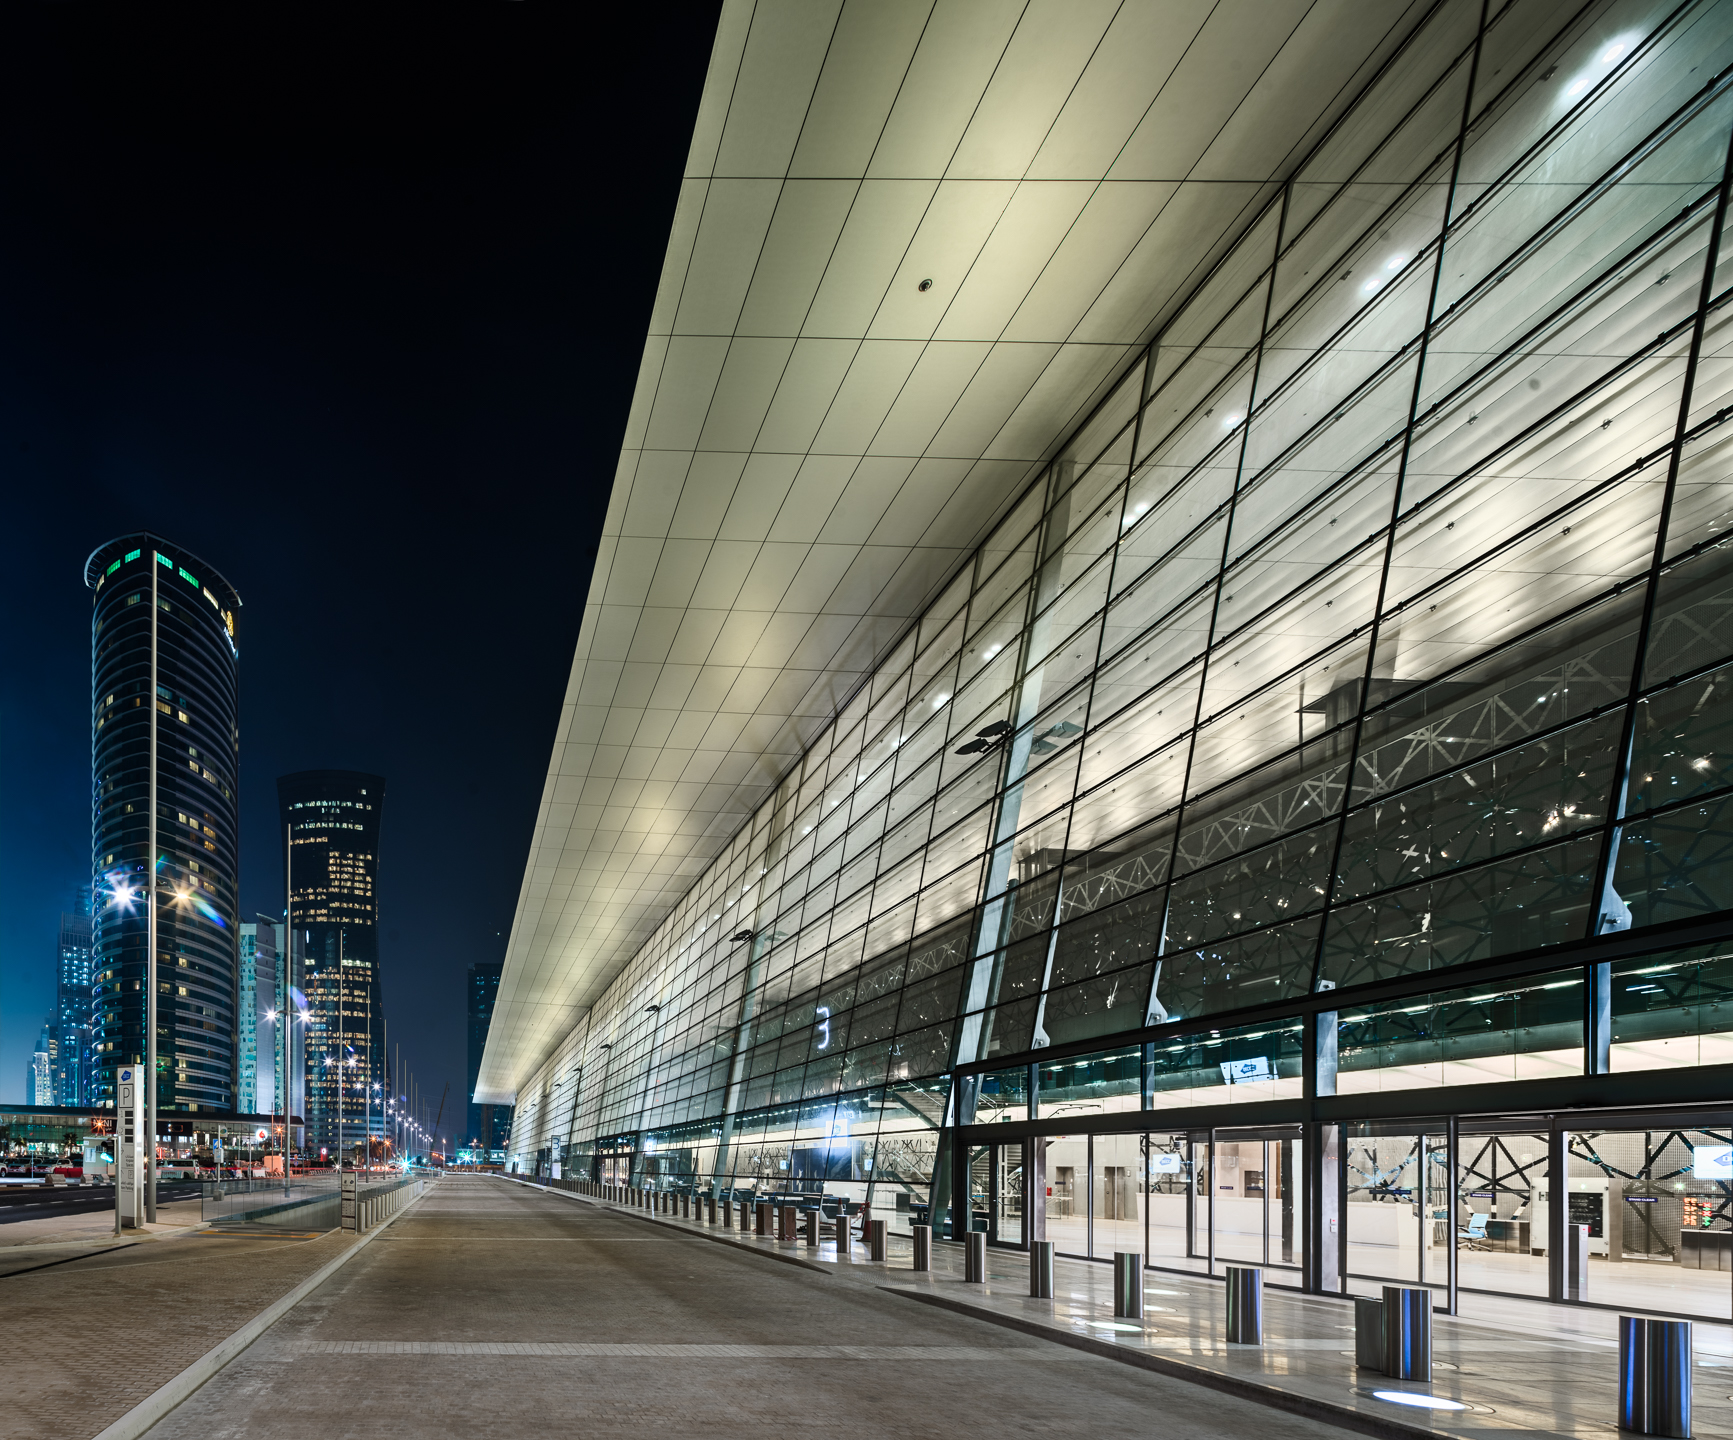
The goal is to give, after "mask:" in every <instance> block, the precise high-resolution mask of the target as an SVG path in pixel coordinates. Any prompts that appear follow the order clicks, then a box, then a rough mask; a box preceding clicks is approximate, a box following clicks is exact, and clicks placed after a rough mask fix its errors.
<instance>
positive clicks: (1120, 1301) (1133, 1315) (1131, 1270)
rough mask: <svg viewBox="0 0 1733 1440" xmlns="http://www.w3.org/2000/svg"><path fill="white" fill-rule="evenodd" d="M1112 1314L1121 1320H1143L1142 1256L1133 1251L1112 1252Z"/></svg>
mask: <svg viewBox="0 0 1733 1440" xmlns="http://www.w3.org/2000/svg"><path fill="white" fill-rule="evenodd" d="M1113 1313H1114V1315H1115V1316H1117V1317H1118V1318H1119V1319H1122V1320H1141V1319H1143V1256H1142V1255H1140V1254H1138V1253H1137V1251H1135V1250H1116V1251H1115V1252H1114V1255H1113Z"/></svg>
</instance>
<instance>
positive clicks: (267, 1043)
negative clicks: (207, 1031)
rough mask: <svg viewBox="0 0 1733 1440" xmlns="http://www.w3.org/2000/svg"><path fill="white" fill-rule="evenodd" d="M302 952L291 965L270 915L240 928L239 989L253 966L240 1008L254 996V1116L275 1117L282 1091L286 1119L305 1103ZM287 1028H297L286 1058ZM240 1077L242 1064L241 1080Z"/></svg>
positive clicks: (280, 926) (297, 950) (299, 949)
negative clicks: (285, 1092)
mask: <svg viewBox="0 0 1733 1440" xmlns="http://www.w3.org/2000/svg"><path fill="white" fill-rule="evenodd" d="M302 949H303V947H302V946H301V945H299V944H297V945H296V947H295V956H294V959H293V962H291V961H289V960H288V959H287V958H286V957H285V953H284V944H283V924H282V922H281V921H279V920H273V919H272V918H271V917H270V916H269V915H260V916H258V917H256V919H255V920H254V922H253V923H251V924H248V925H243V926H241V971H242V981H243V987H244V986H245V983H246V982H247V979H248V976H249V969H248V967H249V965H250V966H251V970H250V977H251V985H252V988H251V990H250V991H249V990H247V989H245V988H243V990H242V995H243V1009H245V1008H246V1006H245V997H246V996H247V995H251V997H252V1004H251V1010H250V1013H251V1015H252V1027H253V1050H252V1073H253V1092H252V1096H253V1098H252V1105H251V1113H253V1114H255V1115H274V1114H277V1113H278V1112H280V1111H281V1110H282V1109H283V1108H284V1107H283V1102H282V1099H281V1096H282V1094H283V1092H284V1089H285V1087H286V1088H287V1092H288V1095H289V1105H288V1112H289V1114H291V1115H299V1114H301V1112H302V1107H303V1102H304V1100H305V1095H304V1093H303V1089H302V1078H303V1069H304V1061H305V1050H304V1048H303V1047H302V1046H301V1044H300V1043H299V1037H300V1035H301V1030H300V1029H299V1028H298V1027H299V1026H301V1025H302V1024H303V1023H304V1022H303V1021H302V1020H301V1018H300V1017H301V1016H302V1015H303V1014H304V1010H305V1005H306V996H305V995H304V994H303V993H302V989H301V981H302V977H301V959H302ZM285 1016H287V1019H286V1020H285V1018H284V1017H285ZM291 1027H295V1028H293V1033H294V1035H295V1036H296V1043H295V1044H293V1045H292V1046H291V1047H290V1049H289V1052H288V1054H287V1056H285V1054H284V1038H285V1036H286V1035H288V1034H289V1033H291ZM244 1053H245V1052H244V1050H243V1054H244ZM285 1065H287V1071H285V1068H284V1067H285ZM244 1073H245V1066H244V1064H243V1075H244Z"/></svg>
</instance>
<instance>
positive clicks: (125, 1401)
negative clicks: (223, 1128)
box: [0, 1231, 355, 1440]
mask: <svg viewBox="0 0 1733 1440" xmlns="http://www.w3.org/2000/svg"><path fill="white" fill-rule="evenodd" d="M354 1243H355V1237H354V1236H352V1235H344V1234H343V1233H342V1232H340V1231H333V1232H331V1233H330V1234H328V1235H325V1236H323V1237H321V1238H320V1239H317V1240H304V1241H295V1240H275V1239H271V1240H256V1239H243V1238H234V1237H228V1236H221V1235H213V1234H211V1233H210V1232H209V1231H193V1232H188V1231H181V1232H178V1233H176V1232H170V1233H169V1234H168V1235H166V1236H165V1235H161V1234H159V1235H154V1236H151V1237H149V1238H147V1239H145V1240H142V1241H141V1242H140V1243H139V1244H137V1245H133V1246H130V1247H128V1248H126V1249H123V1250H116V1251H114V1252H112V1253H110V1254H93V1255H89V1256H87V1257H85V1258H83V1259H79V1260H75V1261H72V1262H70V1263H68V1264H65V1265H57V1266H55V1267H53V1268H52V1269H47V1270H38V1271H34V1272H32V1273H30V1274H12V1275H9V1276H5V1277H3V1278H0V1314H3V1315H4V1319H5V1323H4V1325H0V1376H3V1377H4V1381H5V1402H4V1404H3V1405H0V1437H5V1440H12V1437H18V1440H89V1437H90V1436H92V1435H95V1434H96V1433H97V1432H98V1431H100V1430H102V1429H104V1428H106V1427H107V1426H108V1425H110V1424H112V1423H113V1422H114V1421H115V1420H117V1419H118V1418H119V1417H120V1416H122V1415H124V1414H125V1413H126V1412H127V1411H128V1410H130V1409H131V1408H132V1407H133V1406H134V1405H136V1404H137V1403H138V1402H139V1401H141V1400H143V1399H144V1398H145V1397H146V1396H147V1395H150V1394H151V1393H152V1392H154V1391H155V1390H156V1389H158V1388H159V1387H160V1386H162V1385H164V1384H166V1383H167V1382H168V1381H169V1380H172V1379H173V1378H174V1377H175V1376H176V1375H178V1374H180V1372H181V1371H182V1370H184V1369H186V1367H187V1366H189V1365H191V1364H192V1363H193V1361H195V1360H197V1359H198V1358H199V1357H200V1356H201V1355H203V1354H204V1353H205V1352H206V1351H207V1350H209V1349H211V1348H212V1347H213V1346H214V1345H217V1344H219V1343H220V1342H221V1341H223V1340H225V1339H227V1338H228V1337H229V1336H230V1335H232V1334H233V1333H234V1332H235V1331H236V1330H238V1329H240V1327H241V1326H242V1325H244V1324H245V1323H246V1322H247V1321H248V1320H251V1319H252V1318H253V1317H254V1316H255V1315H257V1314H258V1313H259V1312H260V1311H261V1310H263V1309H264V1308H265V1307H266V1306H268V1305H270V1304H271V1302H272V1301H274V1300H276V1299H278V1298H279V1297H280V1296H282V1295H284V1294H285V1293H287V1292H288V1291H289V1290H291V1289H293V1288H294V1287H295V1286H296V1285H298V1284H299V1283H300V1282H301V1281H302V1280H305V1279H306V1278H307V1277H308V1276H309V1275H311V1274H312V1273H313V1272H314V1271H316V1270H318V1269H319V1267H320V1266H322V1265H324V1264H325V1263H326V1262H328V1261H330V1260H332V1259H333V1258H335V1257H336V1256H337V1255H339V1254H341V1253H342V1252H343V1251H344V1250H345V1249H346V1248H347V1247H348V1246H350V1245H352V1244H354ZM61 1253H66V1252H64V1251H62V1250H61V1249H60V1248H59V1247H56V1248H55V1249H53V1250H52V1251H49V1252H47V1253H45V1256H44V1258H48V1259H54V1258H58V1256H59V1255H60V1254H61ZM23 1262H24V1255H23V1254H22V1252H20V1251H18V1250H13V1251H10V1252H8V1253H7V1255H6V1268H11V1267H13V1266H16V1265H18V1264H21V1263H23Z"/></svg>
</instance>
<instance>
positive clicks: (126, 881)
mask: <svg viewBox="0 0 1733 1440" xmlns="http://www.w3.org/2000/svg"><path fill="white" fill-rule="evenodd" d="M84 578H85V583H86V584H87V585H88V586H89V587H90V588H91V590H92V591H93V592H94V593H95V599H94V605H93V610H92V615H91V672H90V673H91V702H92V713H91V726H92V729H91V771H92V789H93V793H92V802H93V805H92V826H91V839H92V847H91V849H92V865H91V869H92V878H93V880H94V884H95V890H96V895H95V905H94V910H95V914H94V917H93V918H94V926H93V938H92V957H91V971H92V975H91V980H92V990H93V1012H92V1030H93V1034H92V1050H93V1054H92V1064H91V1069H92V1071H93V1076H92V1084H91V1094H90V1099H91V1101H92V1102H93V1103H96V1104H109V1103H112V1101H113V1097H114V1067H115V1066H117V1065H123V1064H127V1065H130V1064H141V1063H143V1062H144V1060H145V1056H146V1052H147V1050H148V1048H149V1046H148V1043H147V1041H148V1026H149V1021H148V1018H147V1017H148V1013H149V1009H150V1006H149V1000H150V998H151V997H150V995H149V991H148V988H147V982H146V976H145V967H146V957H147V956H148V955H149V953H150V936H151V930H152V920H153V907H152V906H151V905H150V904H149V903H148V902H149V899H150V896H151V895H152V893H153V891H154V894H155V897H156V902H157V903H156V905H155V906H154V928H155V939H156V962H157V969H156V985H157V990H156V996H155V999H156V1007H155V1009H156V1062H157V1063H156V1098H157V1104H158V1108H159V1109H160V1110H163V1111H170V1110H174V1111H184V1112H203V1111H222V1110H230V1109H232V1108H233V1106H234V1102H235V1084H234V1081H235V1054H234V1046H235V974H236V964H237V951H236V938H237V931H238V927H237V924H236V920H237V913H236V911H237V895H236V878H237V865H236V808H237V799H236V782H235V775H236V760H237V755H238V752H239V749H240V729H239V726H238V723H237V716H236V676H237V670H238V668H239V662H240V652H239V651H238V650H237V649H236V648H235V612H236V611H237V610H238V609H239V608H240V603H241V602H240V597H239V596H237V595H236V594H235V591H234V589H233V587H232V586H230V585H229V583H228V581H226V580H224V579H223V578H222V576H220V575H218V574H217V573H216V572H215V571H214V570H213V569H212V568H211V567H210V566H209V565H207V564H205V563H204V561H202V560H200V559H199V558H198V557H197V556H196V555H193V554H192V553H191V552H190V551H187V550H183V549H182V548H181V547H179V546H178V545H171V544H170V543H169V542H168V541H166V540H163V539H162V538H161V537H159V536H156V535H151V534H148V533H140V534H136V535H125V536H121V537H120V538H118V539H115V540H110V541H109V542H108V543H107V544H106V545H102V546H99V547H98V548H97V549H96V550H95V551H94V552H92V554H91V556H90V558H89V559H88V560H87V561H85V566H84ZM153 806H154V811H153Z"/></svg>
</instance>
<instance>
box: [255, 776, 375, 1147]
mask: <svg viewBox="0 0 1733 1440" xmlns="http://www.w3.org/2000/svg"><path fill="white" fill-rule="evenodd" d="M277 801H278V805H279V806H280V809H281V816H282V819H281V825H282V828H283V831H284V835H285V839H286V842H287V844H288V856H289V858H288V863H289V904H290V907H291V909H290V915H289V923H290V924H291V926H292V927H293V928H294V932H295V936H296V941H297V943H298V944H300V945H302V946H304V947H305V960H304V962H303V965H304V968H303V971H302V974H303V978H304V987H305V991H306V997H307V1023H306V1039H305V1044H304V1055H305V1060H306V1109H305V1112H304V1113H305V1115H306V1119H307V1144H308V1146H309V1147H311V1148H313V1149H315V1150H317V1149H321V1148H323V1149H326V1150H328V1151H330V1152H331V1153H332V1154H333V1155H335V1154H336V1153H337V1150H338V1147H339V1145H342V1146H344V1147H345V1148H347V1149H353V1147H354V1146H355V1145H357V1144H359V1143H360V1140H361V1136H362V1134H363V1133H364V1131H363V1125H364V1124H365V1125H366V1126H367V1129H368V1131H370V1133H371V1134H373V1135H375V1136H382V1135H383V1134H384V1133H385V1129H384V1118H383V1110H382V1102H383V1100H384V1097H385V1089H384V1085H385V1022H384V1014H385V992H384V986H383V984H382V982H381V978H380V974H379V899H378V875H379V823H380V819H381V816H382V814H383V806H384V803H385V781H384V780H383V779H382V778H381V777H380V776H378V775H363V774H361V773H359V772H357V771H353V770H308V771H304V772H302V773H301V774H298V775H285V776H283V777H282V778H281V779H279V780H278V781H277ZM375 1086H378V1087H379V1088H377V1089H375V1088H374V1087H375Z"/></svg>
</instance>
